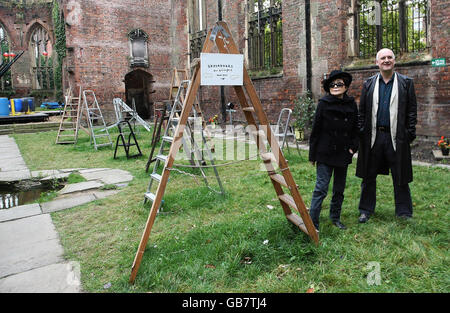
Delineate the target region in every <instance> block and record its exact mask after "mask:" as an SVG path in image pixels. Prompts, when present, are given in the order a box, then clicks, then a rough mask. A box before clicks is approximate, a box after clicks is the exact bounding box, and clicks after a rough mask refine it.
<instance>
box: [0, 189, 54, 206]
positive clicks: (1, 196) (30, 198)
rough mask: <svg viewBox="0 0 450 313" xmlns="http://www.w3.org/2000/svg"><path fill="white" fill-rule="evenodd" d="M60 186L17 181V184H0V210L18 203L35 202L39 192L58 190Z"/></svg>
mask: <svg viewBox="0 0 450 313" xmlns="http://www.w3.org/2000/svg"><path fill="white" fill-rule="evenodd" d="M61 187H62V186H60V185H57V186H52V185H44V184H39V183H37V184H36V183H34V182H33V183H32V184H30V185H27V184H25V187H24V186H23V183H19V185H16V186H15V185H12V186H10V185H7V186H2V185H0V210H5V209H10V208H13V207H16V206H19V205H24V204H30V203H34V202H36V200H38V199H39V198H40V197H41V194H43V193H44V192H48V191H51V190H59V189H61Z"/></svg>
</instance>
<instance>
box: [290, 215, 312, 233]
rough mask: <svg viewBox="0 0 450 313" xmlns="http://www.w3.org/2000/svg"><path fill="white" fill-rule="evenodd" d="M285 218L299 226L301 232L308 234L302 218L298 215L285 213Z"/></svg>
mask: <svg viewBox="0 0 450 313" xmlns="http://www.w3.org/2000/svg"><path fill="white" fill-rule="evenodd" d="M286 218H287V219H288V220H289V221H291V222H292V223H293V224H294V225H296V226H297V227H298V228H300V229H301V230H302V231H303V232H305V233H307V234H308V230H307V229H306V225H305V223H303V220H302V218H301V217H300V216H298V215H297V214H294V213H291V214H288V215H286Z"/></svg>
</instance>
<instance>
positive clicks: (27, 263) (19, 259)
mask: <svg viewBox="0 0 450 313" xmlns="http://www.w3.org/2000/svg"><path fill="white" fill-rule="evenodd" d="M0 238H1V240H0V278H3V277H6V276H9V275H13V274H17V273H21V272H24V271H28V270H31V269H35V268H39V267H42V266H46V265H49V264H53V263H60V262H62V261H63V259H62V255H63V249H62V247H61V245H60V242H59V238H58V234H57V233H56V230H55V227H54V225H53V223H52V219H51V217H50V215H49V214H41V215H37V216H32V217H28V218H23V219H19V220H16V221H10V222H5V223H0Z"/></svg>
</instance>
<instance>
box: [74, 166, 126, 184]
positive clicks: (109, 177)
mask: <svg viewBox="0 0 450 313" xmlns="http://www.w3.org/2000/svg"><path fill="white" fill-rule="evenodd" d="M80 175H81V176H83V177H84V178H85V179H86V180H100V181H102V182H103V183H105V184H117V183H123V182H127V181H131V180H132V179H133V176H132V175H131V174H130V173H129V172H127V171H124V170H118V169H108V170H103V171H95V172H87V173H86V172H83V173H82V172H80Z"/></svg>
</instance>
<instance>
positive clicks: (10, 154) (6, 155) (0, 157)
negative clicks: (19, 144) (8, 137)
mask: <svg viewBox="0 0 450 313" xmlns="http://www.w3.org/2000/svg"><path fill="white" fill-rule="evenodd" d="M0 146H1V144H0ZM18 157H20V158H22V156H21V155H20V152H19V151H5V152H2V153H1V154H0V161H1V162H2V163H3V162H7V161H9V160H12V159H14V158H18Z"/></svg>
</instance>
